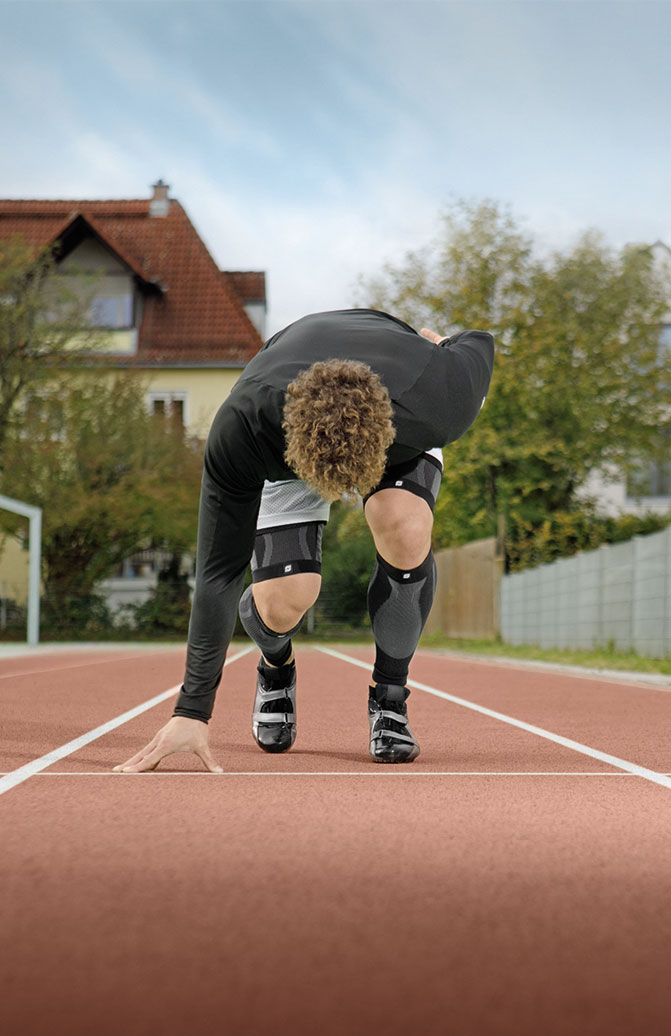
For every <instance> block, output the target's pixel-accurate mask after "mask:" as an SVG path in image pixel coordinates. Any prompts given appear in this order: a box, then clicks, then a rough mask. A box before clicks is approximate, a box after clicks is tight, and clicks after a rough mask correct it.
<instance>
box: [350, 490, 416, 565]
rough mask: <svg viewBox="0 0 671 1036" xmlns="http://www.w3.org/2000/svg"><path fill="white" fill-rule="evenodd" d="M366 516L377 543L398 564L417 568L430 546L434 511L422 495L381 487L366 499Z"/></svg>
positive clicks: (377, 546)
mask: <svg viewBox="0 0 671 1036" xmlns="http://www.w3.org/2000/svg"><path fill="white" fill-rule="evenodd" d="M365 514H366V520H367V522H368V526H369V528H370V531H371V532H372V534H373V539H374V541H375V547H376V549H377V552H378V554H380V555H381V556H382V557H383V558H384V559H385V561H388V562H389V564H390V565H393V566H394V567H395V568H416V567H417V566H418V565H421V563H422V562H423V561H424V559H425V557H426V556H427V554H428V553H429V550H430V549H431V530H432V528H433V514H432V512H431V508H430V507H429V505H428V504H427V502H426V501H425V500H424V499H422V497H419V496H416V495H415V494H414V493H409V492H407V491H406V490H404V489H382V490H380V492H379V493H374V494H373V496H372V497H370V499H369V500H368V501H367V503H366V508H365Z"/></svg>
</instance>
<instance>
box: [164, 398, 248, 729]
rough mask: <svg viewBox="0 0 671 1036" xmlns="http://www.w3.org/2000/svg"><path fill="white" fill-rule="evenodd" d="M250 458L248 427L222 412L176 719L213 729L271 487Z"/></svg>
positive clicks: (208, 460) (204, 491)
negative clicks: (265, 498) (247, 460)
mask: <svg viewBox="0 0 671 1036" xmlns="http://www.w3.org/2000/svg"><path fill="white" fill-rule="evenodd" d="M245 456H246V451H245V435H244V425H241V424H240V422H239V418H238V416H237V415H236V413H235V410H234V408H232V407H228V408H226V409H225V410H224V408H222V410H221V411H220V412H219V414H218V415H217V418H215V421H214V424H213V426H212V430H211V432H210V436H209V438H208V442H207V446H206V448H205V459H204V465H203V480H202V486H201V495H200V510H199V517H198V547H197V554H196V585H195V589H194V594H193V603H192V606H191V620H190V623H189V637H188V645H187V657H186V673H185V677H184V684H183V686H182V688H181V690H180V692H179V695H178V698H177V703H176V706H175V711H174V715H176V716H187V717H189V718H190V719H199V720H202V721H203V722H205V723H206V722H207V721H208V719H209V718H210V716H211V715H212V710H213V708H214V699H215V695H216V691H217V687H218V686H219V683H220V681H221V673H222V668H223V665H224V661H225V659H226V652H227V650H228V646H229V644H230V641H231V637H232V636H233V630H234V629H235V622H236V617H237V610H238V602H239V600H240V594H241V593H242V589H243V583H244V576H245V570H246V568H247V565H248V564H249V561H250V559H251V556H252V552H253V550H254V538H255V534H256V521H257V517H258V512H259V506H260V503H261V492H262V489H263V480H262V478H261V477H260V476H258V475H257V476H255V475H254V473H253V468H254V465H250V466H246V465H245ZM241 472H243V474H241Z"/></svg>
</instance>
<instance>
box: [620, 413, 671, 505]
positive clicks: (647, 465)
mask: <svg viewBox="0 0 671 1036" xmlns="http://www.w3.org/2000/svg"><path fill="white" fill-rule="evenodd" d="M662 436H663V442H664V445H663V447H662V449H660V450H659V451H657V452H656V453H655V454H654V455H653V456H652V457H650V458H649V459H648V460H647V461H641V463H640V465H639V466H638V467H637V468H636V469H635V470H634V471H632V472H631V474H630V475H629V478H628V480H627V495H628V496H631V497H635V498H639V497H643V496H653V497H671V430H669V429H665V430H664V431H663V433H662Z"/></svg>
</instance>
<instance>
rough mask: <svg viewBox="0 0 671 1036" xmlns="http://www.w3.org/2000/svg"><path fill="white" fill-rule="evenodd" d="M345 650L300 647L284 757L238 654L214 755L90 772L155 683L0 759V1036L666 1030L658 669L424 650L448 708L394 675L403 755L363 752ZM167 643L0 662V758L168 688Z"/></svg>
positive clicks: (668, 891)
mask: <svg viewBox="0 0 671 1036" xmlns="http://www.w3.org/2000/svg"><path fill="white" fill-rule="evenodd" d="M342 652H343V653H344V655H346V656H348V658H349V659H352V660H353V661H348V660H346V659H345V658H341V657H334V656H333V655H332V654H325V653H323V652H321V651H320V650H318V649H314V648H310V649H303V650H302V651H300V653H299V736H298V740H297V743H296V746H295V748H294V749H293V750H292V751H291V752H289V753H288V754H287V755H283V756H269V755H265V754H264V753H262V752H261V751H259V749H258V748H257V747H256V745H255V744H254V742H253V740H252V737H251V730H250V726H251V716H250V714H251V706H252V698H253V686H254V678H255V661H256V660H255V654H253V653H251V654H247V655H246V656H245V657H242V658H239V659H238V660H237V661H232V662H231V664H230V665H229V666H228V667H227V669H226V671H225V674H224V681H223V683H222V688H221V690H220V692H219V697H218V703H217V708H216V711H215V716H214V719H213V721H212V723H211V739H212V743H213V748H214V752H215V756H216V757H217V758H218V760H219V762H220V763H221V764H222V765H223V766H224V768H225V769H226V771H227V772H226V773H225V774H224V775H221V776H220V775H213V774H206V773H204V772H202V771H201V770H199V767H198V763H197V761H196V760H195V759H193V758H191V757H187V756H175V757H174V758H173V760H172V761H169V762H166V763H163V764H162V769H161V770H159V771H157V772H156V773H151V774H141V775H123V774H112V773H111V772H110V771H111V768H112V766H114V765H115V764H116V763H118V762H120V761H123V760H124V759H126V758H127V757H128V756H129V755H131V754H132V753H133V752H135V751H136V750H137V748H139V747H141V745H142V744H144V743H145V742H146V741H148V740H149V739H150V737H151V736H152V735H153V734H154V733H155V731H156V729H157V727H158V726H159V725H160V724H161V723H162V722H164V721H165V720H166V719H167V717H168V716H169V715H170V713H171V709H172V699H170V700H167V701H165V702H164V703H162V704H159V705H156V706H154V707H153V708H150V709H148V710H147V711H144V712H142V713H141V714H139V715H137V716H136V717H135V718H132V719H130V720H128V721H126V722H124V723H123V724H121V725H119V726H117V727H116V728H114V729H111V730H109V731H108V732H107V733H105V734H103V735H102V736H99V737H97V738H95V739H94V740H90V741H89V742H88V743H85V744H82V746H81V747H80V748H78V749H77V748H75V749H74V750H73V751H70V753H69V754H67V755H65V756H64V757H63V758H61V759H59V760H58V761H57V762H55V763H53V764H52V765H47V766H46V768H44V769H39V766H40V765H41V766H44V765H45V764H44V763H42V764H38V766H33V771H35V770H37V772H33V775H32V776H29V777H27V778H26V779H23V780H21V782H20V783H16V784H13V786H10V787H8V784H11V780H15V779H17V778H12V779H11V780H10V779H8V778H3V777H0V792H1V791H3V790H4V789H7V790H6V793H5V794H2V795H0V825H1V841H0V846H1V848H0V871H1V874H0V879H1V885H0V888H1V893H0V895H1V906H2V916H1V918H0V921H1V923H0V958H1V960H2V966H1V972H2V979H1V988H0V1031H2V1032H3V1033H7V1034H12V1036H14V1034H18V1036H37V1034H43V1033H44V1034H50V1036H61V1034H63V1036H65V1034H70V1036H79V1034H82V1036H83V1034H87V1036H88V1034H97V1036H158V1034H161V1036H182V1034H189V1036H191V1034H193V1033H198V1032H221V1033H226V1034H235V1036H238V1034H239V1036H262V1034H264V1036H265V1034H266V1033H281V1034H284V1033H287V1034H297V1036H311V1034H325V1036H331V1034H333V1036H335V1034H340V1033H352V1034H354V1036H358V1034H361V1036H363V1034H366V1036H368V1034H376V1033H390V1034H392V1036H394V1034H397V1033H398V1034H400V1033H406V1032H408V1031H412V1032H417V1033H426V1034H429V1036H433V1034H443V1033H450V1034H457V1036H490V1034H491V1036H508V1034H510V1036H513V1034H514V1036H560V1034H561V1036H564V1034H567V1036H568V1034H569V1033H570V1034H571V1036H601V1034H603V1036H606V1034H608V1036H620V1034H622V1036H625V1034H626V1036H632V1034H639V1033H641V1034H645V1036H658V1034H659V1036H662V1034H664V1036H666V1034H667V1033H668V1032H669V1030H670V1029H671V1022H670V1018H671V991H670V989H669V979H668V958H669V945H670V939H671V878H670V875H671V779H669V778H666V779H665V778H664V777H662V776H661V775H662V774H668V773H669V772H670V771H671V759H670V758H669V748H668V744H669V736H668V731H669V727H670V725H671V694H670V693H669V689H665V688H657V687H649V686H643V685H636V684H626V683H621V682H608V681H606V680H596V679H586V678H578V677H572V676H567V675H565V674H558V673H554V672H547V671H539V670H533V669H528V668H524V669H518V668H513V667H510V666H499V665H496V664H493V663H483V662H476V661H468V660H465V659H463V658H456V657H449V656H445V655H437V654H433V653H430V652H428V651H420V652H419V654H418V656H417V657H416V659H415V661H414V663H413V669H412V674H411V675H412V678H413V680H414V681H415V682H416V683H420V684H423V685H424V686H425V687H427V688H431V689H432V690H433V691H440V692H443V693H444V694H447V695H452V696H456V697H457V698H459V699H461V700H462V703H457V702H455V701H453V700H449V699H446V698H443V697H440V696H437V695H436V694H435V693H429V692H428V691H423V690H420V689H418V688H416V689H414V690H413V693H412V696H411V698H410V701H409V712H410V717H411V722H412V726H413V729H414V730H415V733H416V734H417V736H418V738H419V740H420V742H421V744H422V754H421V756H420V757H419V759H418V760H417V761H416V762H415V763H413V764H412V765H410V766H407V767H389V766H380V765H376V764H373V763H371V762H370V761H369V759H368V745H367V741H368V737H367V735H368V724H367V720H366V698H367V690H366V688H367V680H368V677H367V673H366V671H365V670H364V669H362V668H360V667H359V666H357V665H356V664H354V663H355V662H356V661H357V660H364V661H365V662H369V661H370V660H371V658H372V652H371V651H370V650H369V649H367V648H353V649H348V648H343V649H342ZM234 654H235V650H233V649H232V653H231V657H233V655H234ZM183 657H184V656H183V652H182V651H175V650H171V651H160V652H156V653H150V652H147V651H143V652H139V651H138V652H129V653H128V655H124V654H122V653H119V652H108V653H107V654H105V653H98V654H84V653H82V652H78V653H76V654H72V655H66V654H62V653H61V654H58V655H56V654H54V655H50V656H39V657H34V656H31V657H22V658H15V659H12V660H6V661H4V662H2V663H0V709H1V710H2V715H3V721H2V727H3V747H2V754H1V756H0V773H5V774H7V773H10V772H11V773H16V771H17V770H18V771H19V777H20V776H22V775H23V776H24V777H25V775H26V771H22V770H21V768H22V767H24V766H26V765H28V764H30V763H31V762H33V761H34V760H36V759H39V758H40V757H43V756H45V755H46V754H47V753H49V752H51V751H52V750H54V749H56V748H58V747H59V746H61V745H64V744H66V743H67V742H70V741H72V740H73V739H75V738H78V737H80V735H83V734H86V733H87V732H88V731H91V730H93V729H95V728H97V727H99V726H100V725H102V724H105V723H107V722H108V721H109V720H112V719H113V718H114V717H117V716H119V715H121V714H123V713H125V712H126V711H128V710H130V709H132V708H134V707H135V706H138V705H141V703H143V702H145V701H147V700H149V699H151V698H153V697H154V696H156V695H159V694H161V693H162V692H164V691H166V689H169V688H171V687H174V686H175V685H176V684H177V683H178V682H179V680H180V678H181V674H182V667H183ZM463 702H468V703H469V704H470V705H471V706H475V707H477V708H482V709H487V710H490V712H493V713H496V714H498V716H497V717H495V716H493V715H490V714H486V713H483V712H481V711H474V709H473V708H469V707H467V706H466V704H463ZM503 717H509V718H512V719H513V720H515V721H517V722H518V723H521V724H523V725H524V724H526V727H524V726H522V727H520V726H513V725H511V724H510V723H509V722H506V721H505V719H504V718H503ZM528 728H534V729H533V730H532V729H528ZM539 731H545V732H546V734H550V735H551V736H554V735H557V736H558V737H559V738H560V739H561V738H563V739H565V742H566V743H557V741H555V740H548V737H547V736H541V733H540V732H539ZM576 745H577V746H578V747H576ZM585 749H586V750H587V751H588V752H590V751H591V752H593V753H595V754H593V755H589V754H585V751H584V750H585ZM601 756H605V757H607V758H608V759H611V757H614V758H615V762H613V761H609V762H607V761H605V760H604V758H603V757H601ZM627 767H630V769H627ZM631 767H634V769H635V768H636V767H639V768H640V771H639V770H636V772H632V770H631ZM639 773H640V774H641V775H638V774H639ZM659 780H661V781H662V782H663V783H657V781H659ZM3 781H4V785H3Z"/></svg>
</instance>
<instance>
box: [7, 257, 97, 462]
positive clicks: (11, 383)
mask: <svg viewBox="0 0 671 1036" xmlns="http://www.w3.org/2000/svg"><path fill="white" fill-rule="evenodd" d="M80 281H81V283H80V284H79V285H78V287H79V291H74V290H73V289H72V285H71V282H70V283H68V282H67V281H66V280H65V278H60V277H58V276H57V274H56V263H55V256H54V251H53V249H50V248H47V249H43V250H42V251H40V252H38V253H37V254H36V253H35V250H34V249H33V248H31V247H30V245H28V244H27V242H25V241H24V240H23V239H22V238H20V237H12V238H10V239H8V240H0V470H1V469H2V467H3V466H4V451H3V446H4V443H5V439H6V437H7V435H8V434H9V430H10V425H11V422H12V418H13V416H15V415H16V413H17V409H18V408H19V404H20V402H21V400H22V399H23V398H24V396H25V393H26V392H27V391H28V390H29V389H30V388H31V386H32V385H34V383H35V382H37V381H40V380H41V379H42V378H43V377H44V375H45V372H47V371H51V372H53V371H56V370H58V369H59V368H60V367H62V366H63V365H64V364H72V363H73V362H74V361H75V360H76V358H77V356H78V355H80V353H81V352H82V351H83V350H86V351H88V350H90V349H91V348H94V346H95V341H96V336H95V333H94V331H93V330H92V329H91V327H90V326H89V320H88V310H89V301H90V300H89V298H88V293H87V287H88V288H90V289H91V290H92V285H90V284H88V285H87V284H86V283H85V282H84V279H83V278H80ZM82 332H83V337H82ZM75 342H78V348H77V349H75V347H74V343H75Z"/></svg>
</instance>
